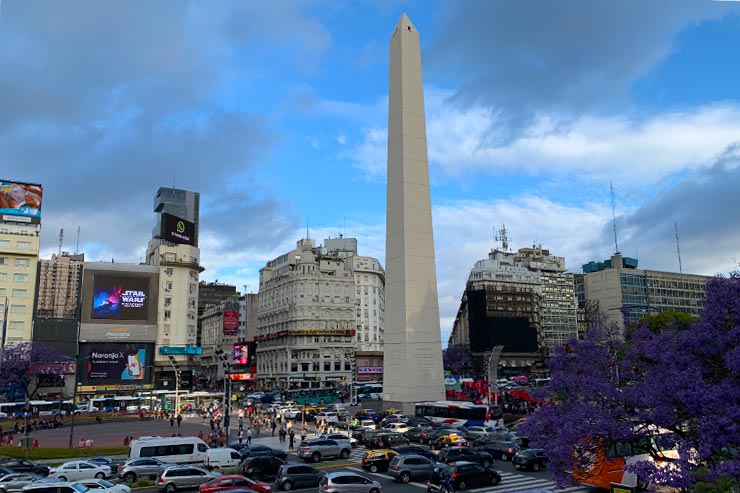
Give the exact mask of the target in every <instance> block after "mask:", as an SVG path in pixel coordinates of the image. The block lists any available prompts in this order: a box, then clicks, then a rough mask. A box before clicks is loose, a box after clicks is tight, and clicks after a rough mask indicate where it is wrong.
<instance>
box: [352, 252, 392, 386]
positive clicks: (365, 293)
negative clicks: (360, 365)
mask: <svg viewBox="0 0 740 493" xmlns="http://www.w3.org/2000/svg"><path fill="white" fill-rule="evenodd" d="M352 270H353V272H354V279H355V297H356V301H355V302H356V303H357V305H356V306H357V310H356V315H357V325H356V326H357V352H358V354H365V353H379V352H382V351H383V336H384V333H385V330H384V317H385V273H384V272H383V267H381V265H380V262H379V261H378V259H375V258H373V257H365V256H360V255H356V256H354V257H352ZM380 366H382V364H381V365H380ZM376 377H377V375H376Z"/></svg>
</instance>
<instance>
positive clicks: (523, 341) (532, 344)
mask: <svg viewBox="0 0 740 493" xmlns="http://www.w3.org/2000/svg"><path fill="white" fill-rule="evenodd" d="M500 234H501V236H500V238H501V239H502V243H503V246H502V249H494V250H492V251H491V252H490V253H489V254H488V258H487V259H483V260H479V261H477V262H476V263H475V266H474V267H473V269H472V270H471V272H470V275H469V277H468V281H467V284H466V288H465V292H464V294H463V296H462V300H461V303H460V308H459V310H458V313H457V316H456V318H455V322H454V324H453V329H452V334H451V336H450V339H449V344H451V345H462V346H466V347H468V348H470V350H471V352H472V355H473V360H474V372H475V373H477V374H486V372H485V370H484V369H485V368H486V364H487V362H486V358H487V357H488V353H489V352H490V351H492V350H493V348H494V347H496V346H503V351H502V353H501V356H500V359H499V364H500V366H501V367H502V369H501V370H500V373H501V374H502V375H504V376H507V375H509V376H513V375H516V374H522V373H525V374H526V373H530V372H532V371H538V369H541V367H542V364H543V363H544V361H545V359H546V358H547V357H548V356H549V355H550V354H551V352H552V351H553V349H554V348H555V347H557V346H558V345H561V344H563V343H564V342H565V341H567V340H568V339H570V338H574V337H577V335H578V321H577V303H576V296H575V290H574V282H573V274H572V273H569V272H566V266H565V259H564V258H563V257H557V256H553V255H550V252H549V251H548V250H546V249H543V248H542V247H538V246H533V247H532V248H521V249H519V250H518V251H517V252H515V253H514V252H509V251H507V249H508V241H507V239H506V230H505V228H502V230H501V231H500Z"/></svg>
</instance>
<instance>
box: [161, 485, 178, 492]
mask: <svg viewBox="0 0 740 493" xmlns="http://www.w3.org/2000/svg"><path fill="white" fill-rule="evenodd" d="M175 490H177V487H176V486H175V483H168V484H167V486H165V487H164V491H166V492H167V493H175Z"/></svg>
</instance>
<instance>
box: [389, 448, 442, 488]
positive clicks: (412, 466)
mask: <svg viewBox="0 0 740 493" xmlns="http://www.w3.org/2000/svg"><path fill="white" fill-rule="evenodd" d="M434 464H435V463H434V462H432V461H431V460H429V459H428V458H426V457H424V456H422V455H416V454H408V455H397V456H395V457H393V459H392V460H391V463H390V464H389V466H388V474H389V475H390V476H391V477H392V478H393V479H395V480H396V481H400V482H402V483H408V482H409V481H411V480H413V479H422V480H424V481H426V480H428V479H429V478H430V477H431V475H432V471H434Z"/></svg>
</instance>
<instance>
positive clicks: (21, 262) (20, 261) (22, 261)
mask: <svg viewBox="0 0 740 493" xmlns="http://www.w3.org/2000/svg"><path fill="white" fill-rule="evenodd" d="M29 265H30V263H29V260H28V259H27V258H17V259H15V266H16V267H28V266H29Z"/></svg>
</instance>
